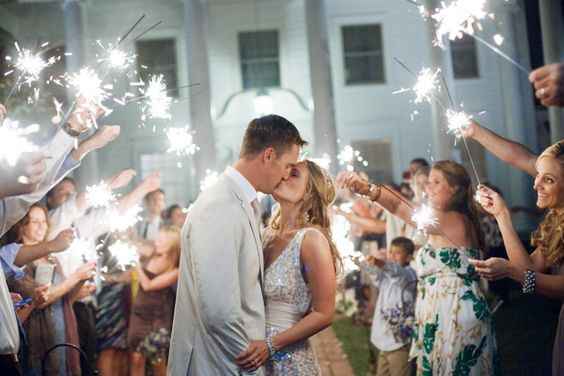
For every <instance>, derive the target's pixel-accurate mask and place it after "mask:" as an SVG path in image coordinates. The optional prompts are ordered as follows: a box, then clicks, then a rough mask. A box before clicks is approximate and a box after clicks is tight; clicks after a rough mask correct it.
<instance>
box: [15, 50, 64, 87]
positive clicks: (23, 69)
mask: <svg viewBox="0 0 564 376" xmlns="http://www.w3.org/2000/svg"><path fill="white" fill-rule="evenodd" d="M15 46H16V51H17V58H16V61H15V64H14V68H15V69H16V70H17V71H18V72H19V73H20V77H19V78H18V81H19V82H20V83H25V84H27V85H29V86H31V84H32V83H33V82H34V81H37V80H38V79H39V78H40V76H41V72H42V71H43V69H45V68H46V67H48V66H49V65H52V64H54V63H55V62H56V61H57V57H55V56H53V57H50V58H49V59H47V60H45V59H43V58H42V57H41V54H40V53H34V52H32V51H31V50H29V49H27V48H20V46H19V44H18V43H17V42H16V43H15ZM43 46H46V44H44V45H43ZM6 60H8V61H11V60H12V58H11V57H9V56H7V57H6ZM12 72H13V70H12V71H9V72H8V73H7V74H10V73H12Z"/></svg>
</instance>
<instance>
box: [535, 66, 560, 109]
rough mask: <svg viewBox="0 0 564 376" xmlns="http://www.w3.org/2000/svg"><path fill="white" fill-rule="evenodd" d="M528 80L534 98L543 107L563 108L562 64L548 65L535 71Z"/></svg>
mask: <svg viewBox="0 0 564 376" xmlns="http://www.w3.org/2000/svg"><path fill="white" fill-rule="evenodd" d="M529 80H530V81H531V83H532V84H533V86H534V87H535V96H536V97H537V98H538V99H539V100H540V101H541V103H542V104H543V106H547V107H548V106H558V107H563V106H564V63H557V64H549V65H545V66H543V67H540V68H538V69H535V70H534V71H533V72H532V73H531V74H530V75H529Z"/></svg>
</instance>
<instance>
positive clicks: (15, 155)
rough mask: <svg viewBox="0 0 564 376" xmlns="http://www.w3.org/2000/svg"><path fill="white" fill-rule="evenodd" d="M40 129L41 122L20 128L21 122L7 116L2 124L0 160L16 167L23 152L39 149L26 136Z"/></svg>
mask: <svg viewBox="0 0 564 376" xmlns="http://www.w3.org/2000/svg"><path fill="white" fill-rule="evenodd" d="M38 130H39V124H31V125H29V126H27V127H23V128H20V127H19V122H17V121H14V120H11V119H8V118H6V119H5V120H4V124H3V125H2V126H0V161H4V162H5V163H7V164H8V166H10V167H14V166H15V165H16V163H17V162H18V160H19V158H20V156H21V155H22V153H27V152H32V151H36V150H37V146H36V145H35V144H34V143H32V142H31V141H29V140H28V139H27V138H26V136H28V135H30V134H32V133H35V132H37V131H38Z"/></svg>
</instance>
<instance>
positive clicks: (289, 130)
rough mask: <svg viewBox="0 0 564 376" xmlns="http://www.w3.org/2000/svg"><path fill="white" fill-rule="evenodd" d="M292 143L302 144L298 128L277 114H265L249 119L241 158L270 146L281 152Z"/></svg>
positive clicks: (255, 153)
mask: <svg viewBox="0 0 564 376" xmlns="http://www.w3.org/2000/svg"><path fill="white" fill-rule="evenodd" d="M292 145H298V146H300V147H301V146H304V145H307V141H305V140H304V139H302V137H301V136H300V132H299V131H298V129H297V128H296V127H295V126H294V124H292V123H291V122H290V121H288V120H287V119H285V118H283V117H282V116H278V115H267V116H263V117H260V118H256V119H253V120H251V122H250V123H249V126H248V127H247V130H246V131H245V136H244V137H243V144H242V145H241V153H240V157H241V158H248V157H254V156H255V155H257V154H258V153H260V152H262V151H263V150H265V149H266V148H269V147H272V148H274V150H276V152H277V153H279V154H283V153H284V152H285V151H287V150H288V149H290V147H291V146H292Z"/></svg>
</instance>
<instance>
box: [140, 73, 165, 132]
mask: <svg viewBox="0 0 564 376" xmlns="http://www.w3.org/2000/svg"><path fill="white" fill-rule="evenodd" d="M139 91H140V92H141V93H142V94H143V96H144V97H145V98H146V100H145V101H144V102H143V104H142V105H141V111H142V115H141V121H142V122H143V123H144V122H145V121H146V120H148V119H171V118H172V116H171V114H170V106H171V104H172V98H171V97H169V96H168V95H167V88H166V83H165V81H164V77H163V75H162V74H159V75H156V76H151V77H150V78H149V84H148V85H147V88H146V89H140V90H139Z"/></svg>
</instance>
